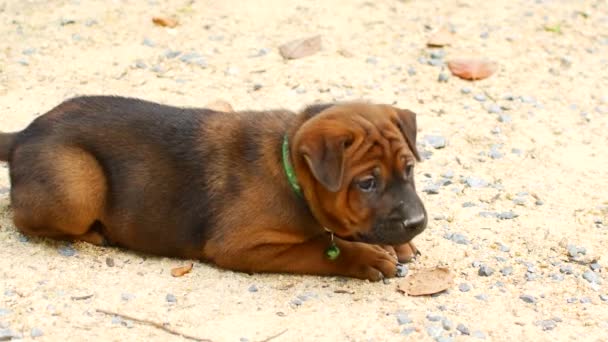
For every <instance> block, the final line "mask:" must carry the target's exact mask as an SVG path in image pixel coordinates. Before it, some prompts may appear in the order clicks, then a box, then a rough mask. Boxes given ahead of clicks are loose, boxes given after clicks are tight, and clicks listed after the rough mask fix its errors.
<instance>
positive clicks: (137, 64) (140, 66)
mask: <svg viewBox="0 0 608 342" xmlns="http://www.w3.org/2000/svg"><path fill="white" fill-rule="evenodd" d="M135 67H136V68H138V69H145V68H146V67H147V66H146V63H144V61H142V60H141V59H138V60H136V61H135Z"/></svg>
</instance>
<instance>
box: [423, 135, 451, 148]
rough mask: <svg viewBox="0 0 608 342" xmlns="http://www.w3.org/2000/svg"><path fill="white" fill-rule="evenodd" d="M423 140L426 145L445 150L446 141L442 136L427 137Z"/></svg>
mask: <svg viewBox="0 0 608 342" xmlns="http://www.w3.org/2000/svg"><path fill="white" fill-rule="evenodd" d="M422 140H423V141H424V143H425V144H426V145H429V146H432V147H433V148H436V149H441V148H444V147H445V145H446V139H445V138H444V137H443V136H441V135H425V136H424V137H423V138H422Z"/></svg>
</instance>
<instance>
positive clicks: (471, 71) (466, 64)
mask: <svg viewBox="0 0 608 342" xmlns="http://www.w3.org/2000/svg"><path fill="white" fill-rule="evenodd" d="M448 68H449V69H450V71H451V72H452V74H454V75H455V76H458V77H460V78H462V79H465V80H483V79H484V78H488V77H490V76H491V75H492V74H493V73H494V72H496V69H497V64H496V63H494V62H490V61H487V60H481V59H453V60H451V61H448Z"/></svg>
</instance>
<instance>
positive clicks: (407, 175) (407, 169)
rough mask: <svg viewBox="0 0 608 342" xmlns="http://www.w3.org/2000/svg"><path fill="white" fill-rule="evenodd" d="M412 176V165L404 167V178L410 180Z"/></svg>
mask: <svg viewBox="0 0 608 342" xmlns="http://www.w3.org/2000/svg"><path fill="white" fill-rule="evenodd" d="M413 175H414V164H408V165H406V166H405V178H406V179H407V178H411V177H412V176H413Z"/></svg>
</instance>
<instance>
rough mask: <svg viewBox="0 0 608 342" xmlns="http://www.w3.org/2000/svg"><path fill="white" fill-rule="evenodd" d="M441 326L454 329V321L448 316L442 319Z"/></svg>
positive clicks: (448, 329)
mask: <svg viewBox="0 0 608 342" xmlns="http://www.w3.org/2000/svg"><path fill="white" fill-rule="evenodd" d="M441 326H442V327H443V329H445V330H447V331H450V330H452V329H454V323H453V322H452V321H450V320H449V319H447V318H444V319H442V320H441Z"/></svg>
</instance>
